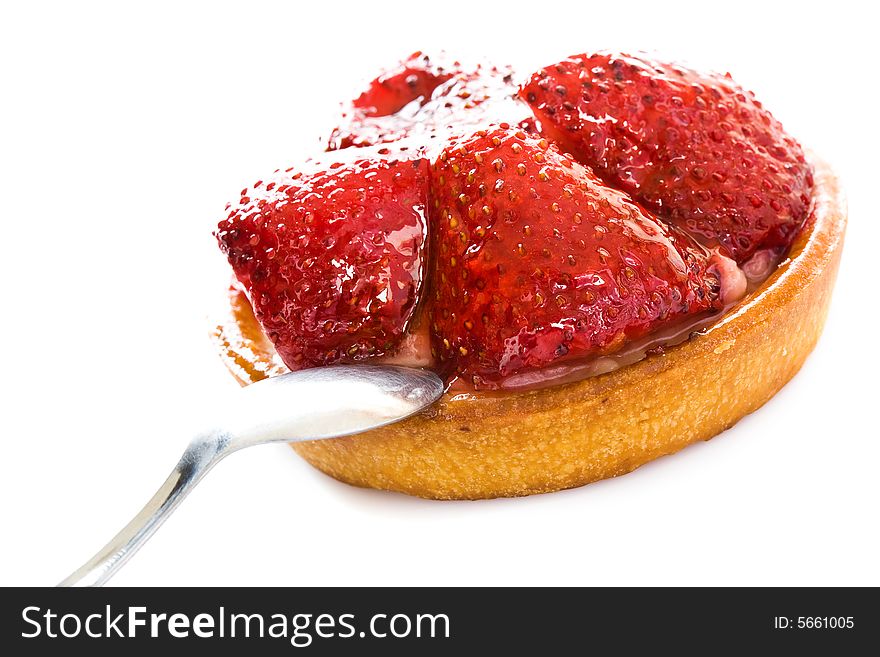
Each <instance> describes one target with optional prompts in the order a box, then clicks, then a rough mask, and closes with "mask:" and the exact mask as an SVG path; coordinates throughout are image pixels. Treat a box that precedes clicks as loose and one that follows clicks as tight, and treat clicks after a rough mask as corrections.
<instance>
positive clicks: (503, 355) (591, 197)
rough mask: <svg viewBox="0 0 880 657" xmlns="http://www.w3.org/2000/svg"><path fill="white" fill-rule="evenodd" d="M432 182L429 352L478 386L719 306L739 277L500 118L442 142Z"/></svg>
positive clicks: (614, 345) (595, 351)
mask: <svg viewBox="0 0 880 657" xmlns="http://www.w3.org/2000/svg"><path fill="white" fill-rule="evenodd" d="M431 184H432V190H433V203H432V226H431V228H432V230H433V232H434V238H433V240H434V241H433V244H434V249H435V259H436V265H435V266H436V270H435V271H434V274H433V276H434V278H433V291H432V293H431V298H430V301H429V306H428V313H429V318H430V328H431V335H432V351H433V353H434V356H435V357H436V358H438V359H439V360H440V362H441V364H445V365H446V366H449V365H450V364H452V366H453V367H454V368H455V371H456V372H457V373H458V374H459V375H460V376H461V377H463V378H464V379H465V380H466V381H468V382H470V383H472V384H473V386H474V387H475V388H477V389H492V388H499V387H503V385H504V384H503V380H504V379H505V377H507V376H509V375H511V374H513V373H516V372H520V371H522V370H531V369H536V368H542V367H545V366H548V365H550V364H554V363H560V362H562V361H570V360H572V359H584V358H589V357H595V356H600V355H602V354H607V353H611V352H615V351H618V350H620V349H621V348H622V347H623V346H624V345H626V344H627V343H629V342H631V341H632V340H634V339H636V338H638V337H640V336H644V335H646V334H648V333H650V332H652V331H655V330H658V329H659V328H661V327H664V326H671V325H674V324H676V323H681V321H682V320H683V319H685V318H688V317H695V316H698V315H699V314H701V313H707V312H712V311H717V310H719V309H721V308H722V307H723V306H724V304H725V302H726V300H725V299H724V298H723V297H724V293H723V290H726V289H729V288H730V286H729V285H728V284H727V281H722V280H721V279H722V277H726V276H728V275H731V276H733V277H734V278H736V277H737V276H741V275H740V274H739V270H738V269H737V268H736V267H735V265H733V263H731V262H730V261H729V260H727V259H726V258H723V257H719V256H714V257H713V258H710V256H709V255H708V253H707V252H706V250H705V249H703V248H701V247H700V246H698V245H697V244H696V243H695V242H694V241H693V240H691V239H690V238H688V237H687V236H686V235H684V234H682V233H681V232H679V231H677V230H675V229H670V228H667V227H665V226H664V225H663V224H662V223H661V222H659V221H657V219H656V218H655V217H654V216H652V215H651V214H650V213H648V212H646V211H645V210H643V209H642V208H640V207H639V206H638V205H636V204H635V203H634V202H633V201H631V200H630V198H629V197H628V196H627V195H626V194H624V193H622V192H620V191H617V190H614V189H611V188H609V187H608V186H606V185H605V184H603V183H602V182H601V181H600V180H599V179H598V178H597V177H596V176H595V175H593V174H592V172H591V171H590V170H589V169H587V168H586V167H584V166H583V165H581V164H579V163H578V162H576V161H575V160H574V159H573V158H572V157H571V156H569V155H565V154H562V153H560V152H559V149H558V148H557V147H556V146H555V145H554V144H551V143H549V142H548V141H547V140H545V139H542V138H540V137H539V136H531V135H528V134H526V133H525V132H523V131H520V130H517V129H512V128H510V127H508V126H506V125H502V126H500V127H496V128H495V129H492V130H490V131H479V132H477V133H476V134H474V135H473V136H471V137H468V138H464V139H460V140H458V141H457V142H455V143H452V144H451V145H449V146H448V147H447V148H446V149H445V150H443V151H442V153H441V154H440V155H439V157H438V158H437V160H436V161H435V162H434V163H433V164H432V168H431ZM725 262H726V263H728V264H729V265H730V266H725V264H724V263H725ZM731 272H732V273H731ZM741 292H742V288H741V287H740V290H739V291H738V292H736V294H741Z"/></svg>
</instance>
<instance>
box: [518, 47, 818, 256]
mask: <svg viewBox="0 0 880 657" xmlns="http://www.w3.org/2000/svg"><path fill="white" fill-rule="evenodd" d="M520 95H521V97H522V98H523V99H524V100H525V101H526V102H528V103H529V105H531V107H532V108H533V110H534V111H535V114H536V116H537V117H538V119H539V121H540V123H541V126H542V129H543V131H544V134H545V135H546V136H547V137H548V138H550V139H552V140H555V141H557V142H558V143H559V144H560V146H561V147H562V148H563V149H564V150H567V151H570V152H571V153H573V154H574V155H575V156H576V157H577V158H578V159H579V160H580V161H582V162H584V163H586V164H588V165H589V166H591V167H593V169H594V170H595V171H596V173H597V174H598V175H599V176H601V177H602V178H603V179H604V180H605V182H607V183H608V184H610V185H612V186H614V187H617V188H619V189H623V190H624V191H626V192H628V193H629V194H631V195H632V196H633V197H634V198H635V199H636V200H638V201H639V202H640V203H642V204H643V205H644V206H645V207H647V208H648V209H650V210H653V211H654V212H656V213H657V214H658V215H660V216H661V217H662V218H664V219H669V220H672V221H673V222H675V223H676V224H677V225H678V226H680V227H681V228H683V229H685V230H687V231H688V232H690V233H691V234H693V235H695V236H697V237H698V238H699V239H701V240H702V241H703V242H704V243H707V244H710V245H713V244H719V245H720V246H721V247H722V249H723V250H724V251H725V253H727V254H728V255H730V256H731V257H733V258H734V259H735V260H737V262H740V263H742V262H745V261H746V260H748V259H749V258H750V257H751V256H752V255H753V254H755V253H756V252H757V251H759V250H766V249H770V250H777V251H779V252H781V251H784V250H786V249H787V248H788V247H789V246H790V244H791V242H792V240H793V238H794V236H795V235H796V234H797V232H798V230H799V229H800V228H801V226H802V225H803V224H804V221H805V219H806V218H807V216H808V213H809V211H810V199H811V190H812V186H813V177H812V170H811V167H810V165H809V164H808V163H807V162H806V160H805V158H804V153H803V151H802V149H801V147H800V145H799V144H798V143H797V142H796V141H795V140H793V139H792V138H791V137H789V136H788V135H787V134H786V133H785V131H784V130H783V129H782V126H781V124H780V123H779V122H778V121H777V120H776V119H774V118H773V116H771V114H770V113H769V112H768V111H767V110H766V109H764V108H763V107H762V105H761V103H759V102H758V101H757V100H755V98H754V95H753V94H752V93H750V92H748V91H745V90H744V89H742V88H741V87H740V86H738V85H737V84H736V83H735V82H734V81H733V80H732V79H731V78H730V76H729V75H725V76H721V75H709V74H702V73H698V72H696V71H693V70H691V69H688V68H684V67H681V66H678V65H674V64H668V63H663V62H658V61H654V60H651V59H647V58H645V57H631V56H627V55H616V54H608V53H600V54H594V55H575V56H573V57H569V58H568V59H565V60H563V61H561V62H559V63H557V64H554V65H552V66H548V67H546V68H544V69H542V70H540V71H539V72H537V73H536V74H535V75H533V76H532V78H531V79H530V80H529V82H528V83H527V84H526V85H525V86H524V87H523V89H522V90H521V92H520Z"/></svg>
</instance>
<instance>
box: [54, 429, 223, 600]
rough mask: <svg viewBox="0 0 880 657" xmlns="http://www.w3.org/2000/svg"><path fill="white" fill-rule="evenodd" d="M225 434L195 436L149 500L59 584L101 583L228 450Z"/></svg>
mask: <svg viewBox="0 0 880 657" xmlns="http://www.w3.org/2000/svg"><path fill="white" fill-rule="evenodd" d="M227 443H228V441H227V437H226V436H225V435H224V434H222V433H219V432H210V433H207V434H203V435H201V436H198V437H197V438H195V439H194V440H193V441H192V442H191V443H190V444H189V446H188V447H187V448H186V451H184V453H183V456H181V457H180V461H179V462H178V463H177V466H175V468H174V471H173V472H172V473H171V474H170V475H169V476H168V479H166V480H165V483H164V484H162V486H161V487H160V488H159V490H158V491H156V494H155V495H153V497H152V499H150V501H149V502H147V503H146V505H145V506H144V508H143V509H141V510H140V512H139V513H138V514H137V515H136V516H135V517H134V518H133V519H132V520H131V522H129V523H128V524H127V525H126V526H125V527H123V528H122V530H121V531H120V532H119V533H118V534H116V536H114V537H113V538H112V539H111V540H110V542H109V543H107V545H105V546H104V547H103V548H101V549H100V550H99V551H98V553H97V554H96V555H95V556H94V557H92V558H91V559H89V561H87V562H86V563H85V564H83V566H82V567H81V568H79V570H77V571H76V572H74V573H73V574H72V575H70V576H69V577H67V578H66V579H64V580H63V581H62V582H61V583H60V584H58V586H101V585H102V584H104V582H106V581H107V580H108V579H110V578H111V577H112V576H113V575H115V574H116V571H118V570H119V569H120V568H121V567H122V566H123V565H124V564H125V562H126V561H128V559H129V558H131V556H132V555H133V554H134V553H135V552H137V551H138V550H139V549H140V548H141V546H142V545H143V544H144V543H146V542H147V539H149V538H150V536H152V535H153V532H155V531H156V530H157V529H158V528H159V526H160V525H161V524H162V523H163V522H165V519H166V518H168V516H170V515H171V513H172V512H173V511H174V510H175V509H176V508H177V505H178V504H180V502H181V501H182V500H183V498H184V497H186V496H187V494H188V493H189V492H190V491H191V490H192V489H193V488H195V486H196V484H197V483H199V481H201V479H202V477H204V476H205V474H206V473H207V472H208V470H210V469H211V468H212V467H214V465H216V464H217V463H218V462H219V461H220V460H221V459H222V458H223V457H224V456H226V454H228V453H229V451H228V450H227V449H226V446H227Z"/></svg>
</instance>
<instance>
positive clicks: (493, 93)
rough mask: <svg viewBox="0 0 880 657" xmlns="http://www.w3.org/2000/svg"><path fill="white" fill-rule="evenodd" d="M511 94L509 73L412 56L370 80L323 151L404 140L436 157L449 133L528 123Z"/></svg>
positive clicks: (513, 91)
mask: <svg viewBox="0 0 880 657" xmlns="http://www.w3.org/2000/svg"><path fill="white" fill-rule="evenodd" d="M516 92H517V85H516V83H515V82H514V81H513V71H512V69H510V68H509V67H496V66H492V65H484V64H476V65H474V66H470V67H466V66H463V65H462V64H461V63H460V62H457V61H449V60H447V59H446V58H445V57H441V58H435V59H432V58H430V57H429V56H428V55H425V54H423V53H421V52H416V53H414V54H413V55H411V56H410V57H409V58H407V59H406V60H404V61H403V62H402V63H401V64H399V65H398V66H396V67H394V68H392V69H390V70H388V71H386V72H384V73H382V74H381V75H380V76H379V77H377V78H376V79H375V80H373V81H372V82H371V83H370V84H369V86H368V88H367V90H366V91H364V92H363V93H362V94H361V95H360V96H359V97H358V98H357V99H355V100H354V102H353V103H351V106H350V107H349V108H347V109H346V111H345V112H344V114H343V122H342V125H340V126H339V127H338V128H336V129H335V130H334V131H333V133H332V134H331V136H330V139H329V142H328V147H327V150H337V149H342V148H347V147H349V146H369V145H375V144H381V143H389V142H395V141H399V140H401V139H407V138H409V139H410V141H411V142H412V143H413V144H414V145H415V146H416V147H427V148H428V149H429V151H433V152H437V151H439V149H440V148H442V146H443V141H444V137H446V136H448V135H449V133H450V131H453V130H455V131H459V130H466V131H468V132H472V131H473V130H476V129H477V128H478V127H484V126H486V125H488V124H489V123H491V121H493V120H494V121H496V122H497V121H501V120H506V121H514V122H515V121H520V120H525V119H527V118H529V117H531V112H530V111H529V109H528V107H527V106H526V105H525V104H524V103H522V102H520V101H518V100H517V99H516Z"/></svg>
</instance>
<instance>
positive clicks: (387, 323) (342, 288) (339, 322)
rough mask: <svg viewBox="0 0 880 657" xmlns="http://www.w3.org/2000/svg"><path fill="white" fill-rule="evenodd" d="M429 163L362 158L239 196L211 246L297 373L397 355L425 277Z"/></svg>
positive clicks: (304, 170)
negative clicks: (218, 251) (223, 256)
mask: <svg viewBox="0 0 880 657" xmlns="http://www.w3.org/2000/svg"><path fill="white" fill-rule="evenodd" d="M427 175H428V164H427V162H426V161H425V160H423V159H420V158H416V159H406V158H404V157H397V158H395V157H392V156H388V155H382V154H378V153H376V152H375V151H370V152H367V151H363V152H361V151H358V152H357V157H350V158H348V160H347V161H343V162H334V161H333V160H330V161H329V162H328V163H325V164H320V163H311V164H309V165H307V166H303V167H298V168H296V169H287V170H286V171H279V172H276V174H275V175H273V176H272V177H271V178H270V179H266V180H264V181H259V182H257V183H256V184H254V185H253V187H252V188H251V189H245V190H243V191H242V193H241V199H240V200H239V201H238V203H236V204H234V206H231V207H230V208H229V214H228V217H227V218H226V219H225V220H224V221H222V222H221V223H220V225H219V226H218V228H217V231H216V233H215V234H216V237H217V240H218V242H219V244H220V248H221V250H222V251H223V252H224V253H225V254H226V255H227V257H228V259H229V263H230V264H231V265H232V268H233V270H234V272H235V275H236V277H237V278H238V280H239V282H240V283H241V285H242V286H243V287H244V289H245V291H246V292H247V295H248V297H249V298H250V301H251V303H252V305H253V308H254V312H255V314H256V317H257V318H258V319H259V321H260V323H261V324H262V326H263V329H264V330H265V332H266V334H267V335H268V337H269V338H270V339H271V341H272V342H273V343H274V345H275V348H276V350H277V351H278V353H279V355H280V356H281V358H282V360H283V361H284V363H285V364H286V365H287V366H288V367H289V368H290V369H292V370H297V369H302V368H305V367H314V366H317V365H328V364H332V363H337V362H341V361H357V360H361V359H363V358H370V357H377V356H387V355H389V354H394V353H395V352H396V350H397V349H398V347H399V345H400V344H401V341H402V340H403V339H404V336H405V335H406V333H407V330H408V328H409V327H410V325H411V323H412V320H413V316H414V312H415V309H416V306H417V303H418V300H419V294H420V290H421V288H422V284H423V279H424V268H425V239H426V231H427V228H426V225H425V211H426V207H427V193H428V188H427V182H428V179H427Z"/></svg>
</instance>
